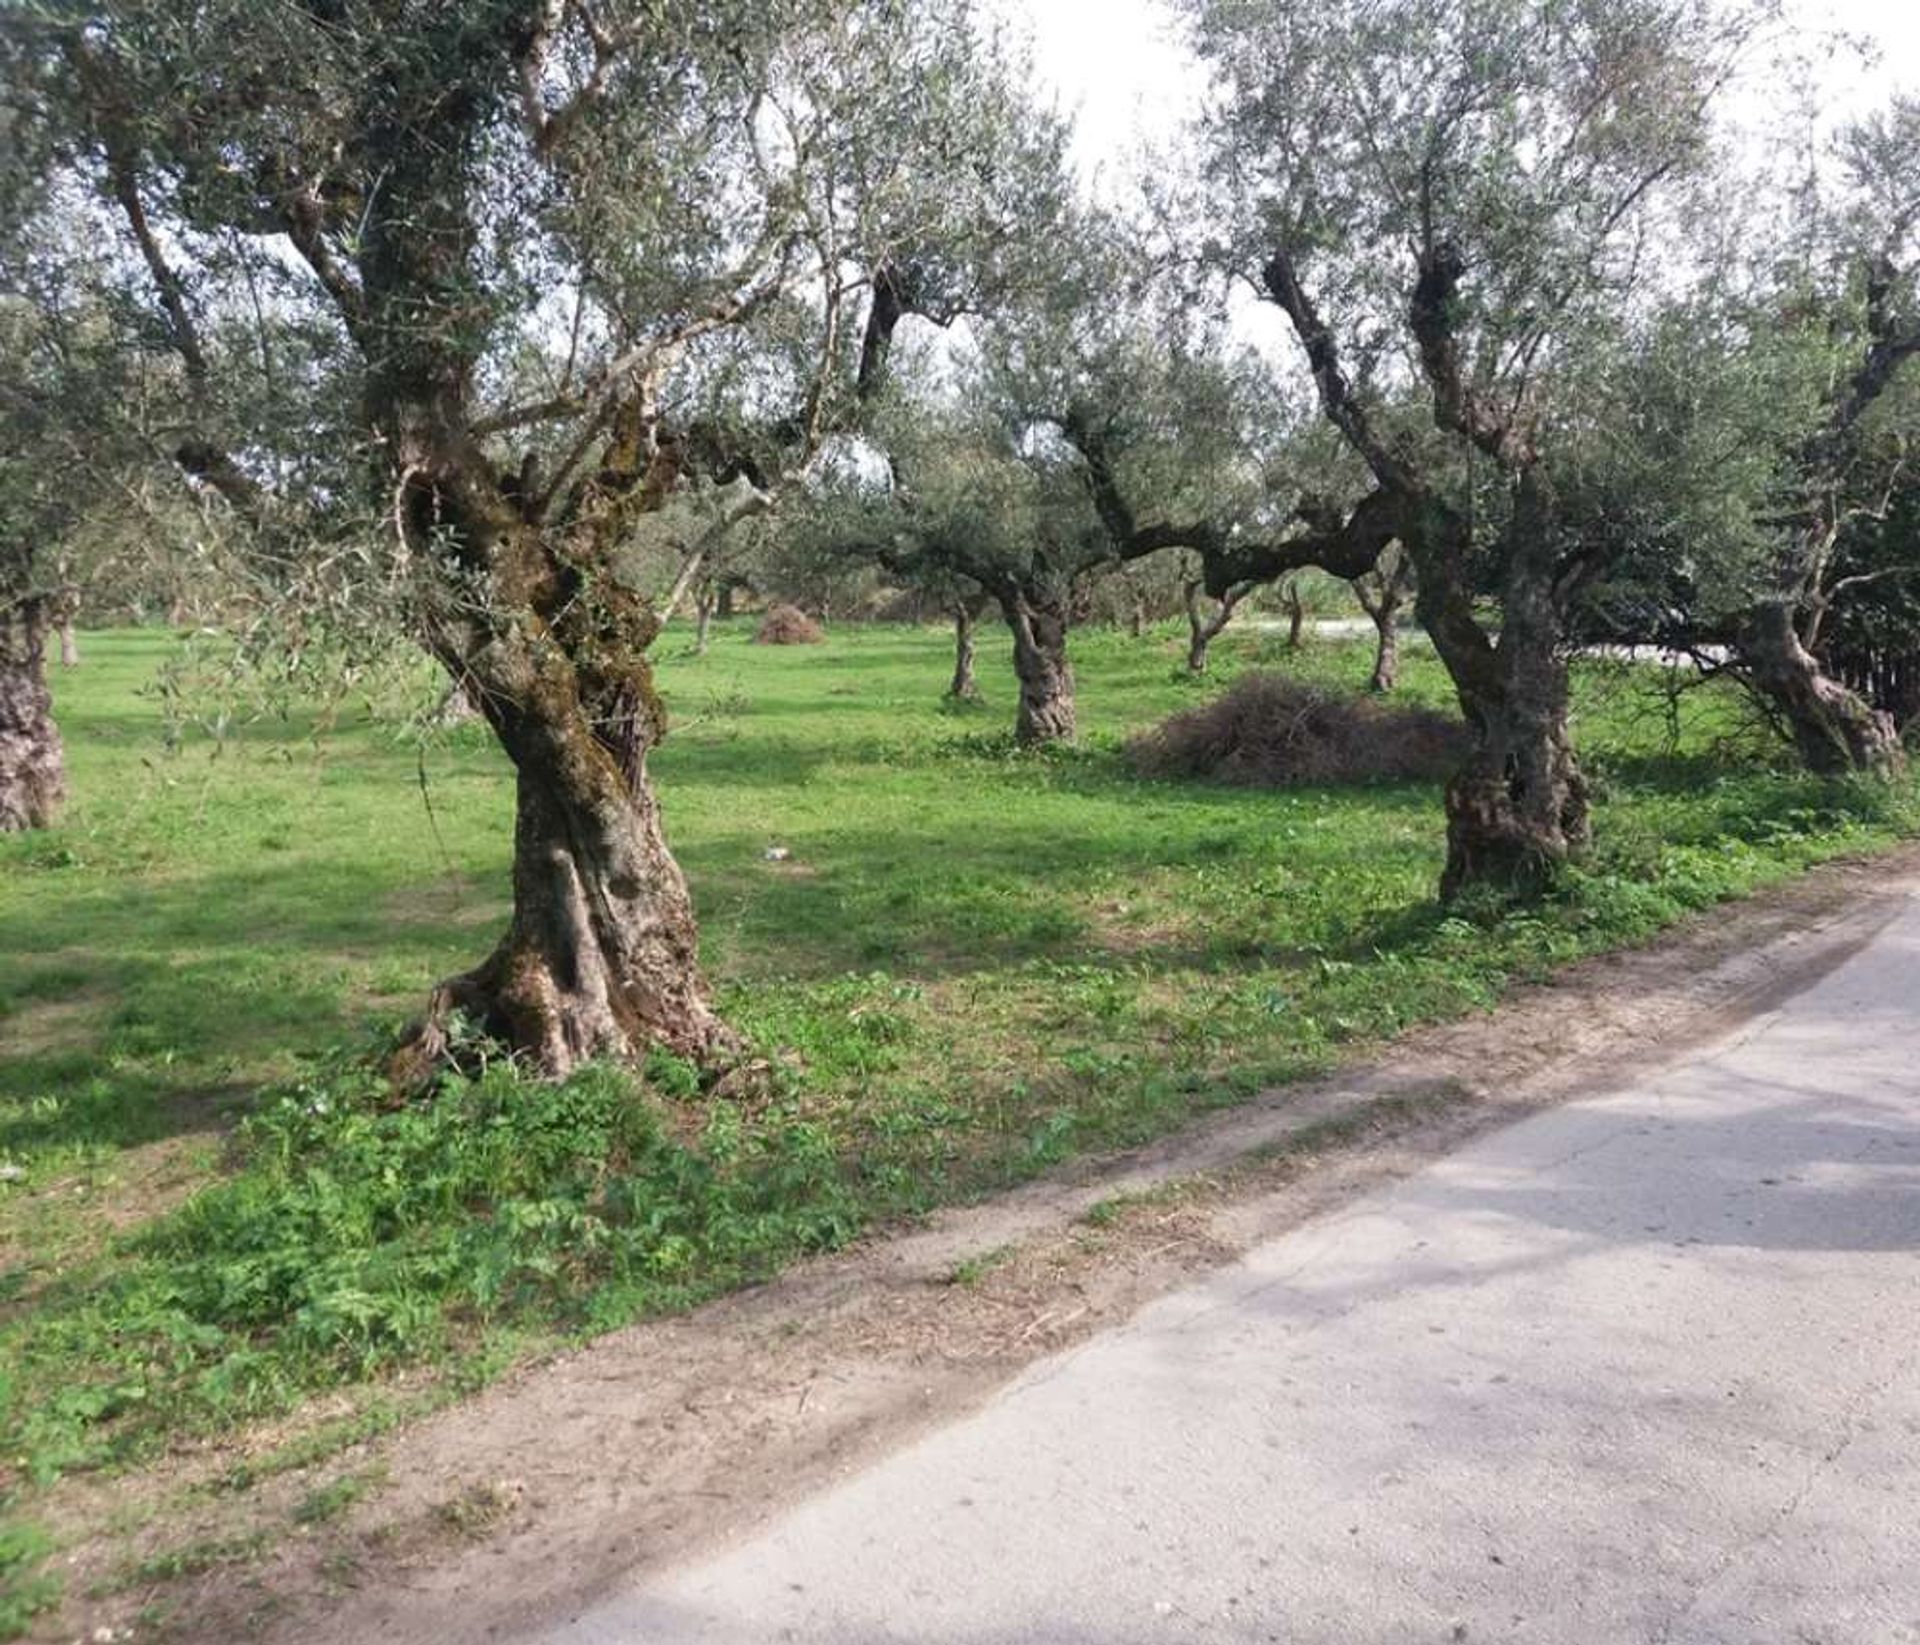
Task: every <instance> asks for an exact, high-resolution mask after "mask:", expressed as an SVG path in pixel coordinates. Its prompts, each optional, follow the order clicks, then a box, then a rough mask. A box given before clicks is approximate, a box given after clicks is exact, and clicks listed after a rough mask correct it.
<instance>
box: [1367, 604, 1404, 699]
mask: <svg viewBox="0 0 1920 1645" xmlns="http://www.w3.org/2000/svg"><path fill="white" fill-rule="evenodd" d="M1373 627H1374V633H1375V635H1376V636H1377V638H1376V639H1375V641H1374V647H1373V673H1372V675H1371V677H1369V679H1368V680H1367V689H1368V690H1369V691H1380V692H1386V691H1392V690H1394V689H1395V688H1397V687H1398V686H1399V684H1400V630H1399V629H1398V628H1397V627H1395V626H1394V620H1393V614H1392V613H1391V612H1388V613H1385V614H1384V615H1376V616H1375V617H1374V619H1373Z"/></svg>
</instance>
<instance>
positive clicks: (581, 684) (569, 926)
mask: <svg viewBox="0 0 1920 1645" xmlns="http://www.w3.org/2000/svg"><path fill="white" fill-rule="evenodd" d="M466 666H467V667H468V668H469V669H470V670H471V671H472V672H473V673H474V674H475V675H476V676H477V677H478V679H479V681H480V687H479V690H478V692H477V695H478V696H479V698H480V701H481V705H482V711H483V712H484V713H485V714H486V717H487V720H488V722H489V724H491V725H492V727H493V729H494V731H495V733H496V734H497V735H498V737H499V740H500V743H501V745H502V747H504V748H505V750H506V752H507V754H508V756H509V757H510V758H511V759H512V761H513V764H514V789H515V823H514V838H513V914H512V918H511V920H510V922H509V924H508V926H507V930H506V933H505V935H503V936H502V937H501V939H500V942H499V944H498V946H497V947H496V948H495V949H494V951H493V952H492V953H491V954H490V955H489V956H488V957H487V958H486V960H484V961H483V962H482V963H481V964H480V965H479V966H477V967H476V968H475V969H473V970H472V971H469V972H467V973H465V974H464V975H462V976H458V977H455V978H453V979H452V980H451V981H449V982H446V983H443V984H442V985H441V986H440V988H439V989H438V990H437V991H436V993H435V996H434V1000H433V1003H432V1006H431V1008H430V1011H429V1015H428V1022H427V1024H426V1025H425V1027H424V1028H423V1030H422V1031H421V1032H420V1033H419V1034H418V1035H416V1037H415V1039H414V1040H413V1042H412V1043H411V1044H410V1045H409V1046H408V1047H407V1048H406V1049H405V1051H403V1053H402V1055H403V1058H410V1059H415V1060H417V1061H418V1062H419V1063H420V1064H421V1065H422V1066H423V1068H424V1067H429V1066H431V1064H432V1063H434V1062H437V1061H438V1060H439V1059H440V1058H441V1057H442V1056H443V1055H444V1053H445V1051H446V1050H447V1048H448V1034H449V1029H450V1026H451V1023H452V1018H453V1015H454V1013H458V1014H459V1015H460V1016H461V1017H462V1018H464V1019H465V1020H466V1021H467V1022H468V1023H469V1024H471V1025H472V1026H473V1027H475V1028H478V1029H479V1030H481V1031H482V1032H484V1033H486V1034H488V1035H489V1036H491V1037H493V1038H495V1039H498V1040H500V1041H501V1042H503V1043H504V1044H506V1045H508V1046H510V1047H512V1048H513V1049H514V1050H515V1051H517V1052H519V1053H521V1054H522V1055H525V1056H527V1057H529V1058H530V1059H531V1060H532V1061H534V1062H535V1063H537V1064H538V1065H539V1067H540V1068H541V1069H542V1070H544V1071H545V1072H547V1073H550V1074H556V1075H558V1074H564V1073H566V1072H568V1071H569V1070H570V1069H572V1068H575V1067H577V1066H578V1065H579V1064H580V1063H582V1062H584V1061H586V1060H588V1059H590V1058H595V1057H608V1058H621V1059H632V1058H634V1057H637V1056H640V1055H642V1054H644V1053H645V1052H646V1051H648V1050H649V1049H652V1048H654V1047H656V1046H658V1047H664V1048H666V1049H668V1050H671V1051H673V1052H676V1053H678V1054H680V1055H683V1056H687V1057H690V1058H693V1059H695V1060H705V1059H707V1058H708V1057H710V1056H711V1055H712V1054H713V1053H715V1052H716V1051H719V1050H722V1049H724V1048H725V1047H726V1046H727V1045H728V1044H729V1043H730V1038H729V1036H728V1034H727V1031H726V1029H725V1028H724V1026H723V1025H722V1024H721V1022H720V1020H719V1019H718V1017H716V1016H715V1015H714V1013H713V1010H712V1007H711V1005H710V1003H709V1000H708V995H707V988H706V983H705V980H704V979H703V977H702V975H701V972H700V966H699V951H698V933H697V929H696V926H695V923H694V917H693V904H692V899H691V898H690V896H689V895H688V891H687V883H686V879H685V876H684V875H683V874H682V873H681V871H680V866H679V864H678V863H677V862H675V861H674V858H673V853H672V852H671V851H670V850H669V849H668V848H667V843H666V839H665V836H664V835H663V834H662V832H661V828H660V812H659V806H658V804H657V803H656V801H655V798H654V795H653V790H652V787H651V785H650V783H649V780H648V777H647V770H646V759H647V753H648V751H649V750H650V749H651V748H652V746H653V745H654V744H655V743H656V742H657V741H658V740H659V738H660V736H661V734H662V732H663V731H664V720H663V713H664V711H663V710H662V708H661V707H660V704H659V701H658V699H657V698H656V697H655V696H654V694H653V689H652V683H651V670H650V669H649V667H648V665H647V663H646V660H645V658H644V657H643V656H635V657H632V658H630V659H629V660H628V661H627V663H626V664H625V665H624V666H623V667H622V668H621V669H620V670H619V675H620V677H619V678H618V679H617V680H616V679H614V678H612V677H611V676H608V675H600V674H597V673H596V671H595V670H592V669H583V668H581V667H580V666H579V665H578V662H577V661H576V660H575V659H572V658H568V657H566V656H565V655H563V654H561V653H560V652H558V651H556V650H555V649H554V648H552V647H551V646H548V647H544V648H543V647H540V646H539V645H537V644H536V643H529V642H527V641H525V640H524V639H520V638H518V637H515V636H512V635H507V636H502V637H500V638H498V639H496V640H494V641H493V642H492V643H491V644H490V645H487V646H485V647H484V648H482V649H481V651H480V653H479V654H478V655H477V656H472V657H470V658H468V660H467V664H466ZM396 1071H397V1072H398V1073H399V1074H400V1075H401V1076H402V1077H403V1078H404V1077H406V1075H407V1072H408V1069H407V1066H406V1064H405V1063H404V1062H403V1064H402V1065H401V1066H400V1067H399V1068H398V1069H397V1070H396Z"/></svg>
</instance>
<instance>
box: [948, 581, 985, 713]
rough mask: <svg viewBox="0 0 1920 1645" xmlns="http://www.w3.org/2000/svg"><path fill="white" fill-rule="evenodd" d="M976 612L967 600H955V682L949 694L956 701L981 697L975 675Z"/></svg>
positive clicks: (949, 688)
mask: <svg viewBox="0 0 1920 1645" xmlns="http://www.w3.org/2000/svg"><path fill="white" fill-rule="evenodd" d="M974 622H975V613H974V609H973V607H972V606H971V605H969V604H968V603H967V602H966V601H965V600H955V601H954V602H953V683H952V684H951V685H949V686H948V687H947V695H948V696H949V697H951V698H953V700H954V701H955V702H963V703H971V702H977V701H979V698H980V685H979V682H978V681H976V680H975V679H974V677H973V655H974Z"/></svg>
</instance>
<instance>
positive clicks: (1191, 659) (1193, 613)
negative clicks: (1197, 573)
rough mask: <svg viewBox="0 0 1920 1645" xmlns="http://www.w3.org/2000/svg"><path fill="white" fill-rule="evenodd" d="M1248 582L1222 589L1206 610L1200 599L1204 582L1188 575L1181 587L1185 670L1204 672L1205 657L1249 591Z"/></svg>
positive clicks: (1197, 672) (1202, 594)
mask: <svg viewBox="0 0 1920 1645" xmlns="http://www.w3.org/2000/svg"><path fill="white" fill-rule="evenodd" d="M1252 587H1253V585H1252V584H1251V583H1240V584H1236V585H1234V586H1233V587H1230V588H1227V589H1225V590H1223V591H1222V593H1221V594H1220V595H1219V597H1218V598H1217V599H1216V600H1215V601H1214V606H1213V610H1212V611H1211V612H1209V611H1208V610H1207V609H1206V606H1205V603H1204V600H1205V594H1206V583H1205V582H1204V581H1203V580H1202V579H1201V578H1199V577H1189V578H1188V579H1187V581H1186V583H1185V585H1184V586H1183V588H1182V589H1181V593H1182V595H1183V597H1184V598H1185V600H1186V606H1187V672H1188V673H1189V674H1204V673H1206V671H1207V657H1208V654H1209V652H1210V651H1211V650H1212V649H1213V642H1214V641H1215V640H1217V639H1218V638H1219V637H1220V636H1221V635H1222V634H1223V633H1225V632H1226V627H1227V624H1228V623H1230V622H1232V621H1233V613H1234V611H1235V609H1236V608H1237V607H1238V606H1239V604H1240V602H1241V601H1242V600H1243V599H1245V598H1246V596H1247V595H1248V593H1250V592H1251V590H1252Z"/></svg>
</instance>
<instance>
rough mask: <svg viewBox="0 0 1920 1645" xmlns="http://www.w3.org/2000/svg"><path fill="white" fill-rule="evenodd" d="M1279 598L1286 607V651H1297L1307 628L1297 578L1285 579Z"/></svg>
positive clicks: (1303, 604) (1304, 607)
mask: <svg viewBox="0 0 1920 1645" xmlns="http://www.w3.org/2000/svg"><path fill="white" fill-rule="evenodd" d="M1281 597H1282V598H1283V599H1284V600H1285V601H1286V606H1287V649H1288V650H1289V651H1298V650H1299V649H1300V645H1301V640H1302V638H1303V633H1304V630H1305V628H1306V626H1307V606H1306V602H1305V601H1304V600H1302V599H1301V598H1300V582H1299V579H1298V578H1295V577H1289V578H1288V579H1287V583H1286V587H1285V588H1284V589H1283V590H1282V591H1281Z"/></svg>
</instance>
